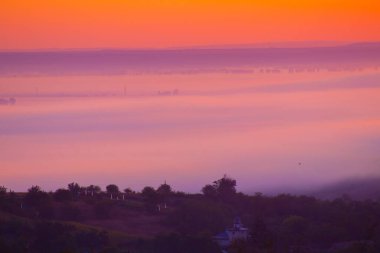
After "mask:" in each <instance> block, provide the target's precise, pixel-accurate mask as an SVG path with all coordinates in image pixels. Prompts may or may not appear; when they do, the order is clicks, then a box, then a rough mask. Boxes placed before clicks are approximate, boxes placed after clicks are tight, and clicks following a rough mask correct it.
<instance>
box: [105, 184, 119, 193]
mask: <svg viewBox="0 0 380 253" xmlns="http://www.w3.org/2000/svg"><path fill="white" fill-rule="evenodd" d="M106 190H107V193H109V194H118V193H119V187H118V186H117V185H115V184H110V185H107V187H106Z"/></svg>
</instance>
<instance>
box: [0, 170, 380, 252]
mask: <svg viewBox="0 0 380 253" xmlns="http://www.w3.org/2000/svg"><path fill="white" fill-rule="evenodd" d="M235 185H236V182H235V181H234V180H231V179H228V178H226V177H224V178H222V179H220V180H217V181H215V182H214V184H212V185H207V186H205V187H204V188H203V194H184V193H180V192H174V191H172V190H171V189H170V187H169V186H168V185H163V186H160V187H159V188H158V189H153V188H151V187H146V188H145V189H144V190H143V191H142V192H141V193H134V192H132V191H130V190H127V191H126V193H120V192H118V191H115V192H112V189H111V188H109V189H107V190H108V191H107V192H101V191H97V192H95V193H92V192H91V193H89V192H88V191H87V190H86V189H91V187H92V186H91V187H87V188H83V187H82V188H77V190H75V188H73V187H71V188H70V189H60V190H57V191H56V192H54V193H46V192H43V191H42V190H41V189H39V188H36V187H32V188H31V189H29V191H28V193H24V194H14V193H5V192H4V191H3V192H2V193H1V197H0V208H1V212H0V252H12V253H13V252H31V253H34V252H57V253H63V252H78V253H81V252H83V253H84V252H115V253H119V252H120V253H121V252H129V253H132V252H133V253H145V252H146V253H151V252H152V253H153V252H154V253H155V252H158V253H160V252H163V253H164V252H165V253H171V252H173V253H174V252H185V253H186V252H189V253H190V252H197V253H203V252H204V253H213V252H220V249H219V247H218V245H217V244H216V243H215V242H213V239H212V238H213V235H215V234H217V233H219V232H221V231H223V230H224V229H225V228H228V227H230V226H231V225H232V220H233V219H234V217H236V216H240V218H241V220H242V221H243V223H244V225H245V226H246V227H248V228H249V231H250V236H251V237H250V239H249V240H247V241H240V242H235V243H233V244H232V245H231V246H230V247H229V248H228V249H227V250H228V252H229V253H234V252H236V253H237V252H242V253H245V252H247V253H249V252H268V253H269V252H278V253H282V252H284V253H285V252H332V253H338V252H339V253H342V252H361V253H366V252H368V253H372V252H373V253H375V252H380V203H379V202H378V201H369V200H368V201H354V200H351V199H349V198H337V199H334V200H319V199H316V198H314V197H307V196H292V195H278V196H272V197H268V196H264V195H262V194H259V193H257V194H255V195H253V196H247V195H244V194H241V193H237V192H236V189H235ZM78 187H79V186H78ZM83 189H85V190H83ZM92 189H93V188H92ZM86 193H87V194H86ZM111 194H112V199H111ZM123 195H124V197H123ZM123 198H124V199H123Z"/></svg>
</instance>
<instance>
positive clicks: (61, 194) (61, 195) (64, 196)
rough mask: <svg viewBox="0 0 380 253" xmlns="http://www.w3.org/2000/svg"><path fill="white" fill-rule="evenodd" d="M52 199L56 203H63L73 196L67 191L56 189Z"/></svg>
mask: <svg viewBox="0 0 380 253" xmlns="http://www.w3.org/2000/svg"><path fill="white" fill-rule="evenodd" d="M53 196H54V199H55V200H57V201H61V202H65V201H70V200H72V199H73V195H72V194H71V192H70V191H69V190H66V189H58V190H56V191H55V192H54V195H53Z"/></svg>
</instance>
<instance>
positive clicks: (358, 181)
mask: <svg viewBox="0 0 380 253" xmlns="http://www.w3.org/2000/svg"><path fill="white" fill-rule="evenodd" d="M263 188H264V190H263V191H247V192H246V193H247V194H249V195H253V194H257V193H259V192H260V193H263V194H265V195H269V196H275V195H278V194H294V195H306V196H314V197H316V198H318V199H326V200H334V199H336V198H343V199H347V200H359V201H362V200H380V175H372V176H366V177H365V176H360V177H355V178H354V177H349V178H345V179H340V180H336V181H334V182H328V183H326V182H325V183H323V182H321V183H320V184H318V185H312V186H309V187H307V186H304V185H302V184H301V183H300V184H298V185H297V183H294V184H293V185H292V186H284V187H270V186H269V187H267V188H265V187H263Z"/></svg>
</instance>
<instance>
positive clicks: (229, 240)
mask: <svg viewBox="0 0 380 253" xmlns="http://www.w3.org/2000/svg"><path fill="white" fill-rule="evenodd" d="M248 237H249V230H248V228H246V227H244V226H243V224H242V222H241V220H240V218H239V217H236V218H235V219H234V224H233V227H232V228H227V229H226V230H225V231H223V232H221V233H219V234H217V235H215V236H214V240H215V241H216V242H217V243H218V244H219V246H220V247H221V248H222V249H224V248H227V247H229V246H231V245H232V244H233V243H234V242H235V241H246V240H248Z"/></svg>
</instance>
